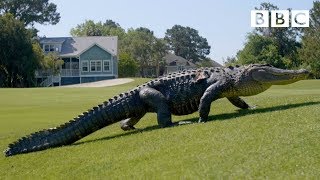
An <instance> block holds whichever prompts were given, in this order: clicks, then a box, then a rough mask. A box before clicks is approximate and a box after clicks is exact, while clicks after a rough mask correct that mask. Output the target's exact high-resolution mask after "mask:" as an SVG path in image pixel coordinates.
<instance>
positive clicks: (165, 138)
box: [0, 79, 320, 179]
mask: <svg viewBox="0 0 320 180" xmlns="http://www.w3.org/2000/svg"><path fill="white" fill-rule="evenodd" d="M144 81H145V79H136V81H135V82H132V83H129V84H125V85H120V86H114V87H107V88H32V89H0V150H4V149H5V148H6V147H7V144H9V143H11V142H12V141H14V140H16V139H17V138H20V137H21V136H24V135H27V134H29V133H32V132H34V131H38V130H41V129H43V128H49V127H53V126H56V125H59V124H61V123H64V122H66V121H67V120H69V119H71V118H73V117H74V116H76V115H78V114H79V113H81V112H83V111H85V110H87V109H88V108H91V107H92V106H94V105H96V104H97V103H100V102H102V101H103V100H105V99H108V98H109V97H112V96H114V95H116V94H118V93H120V92H122V91H125V90H128V89H129V88H131V87H134V86H136V85H137V84H140V83H142V82H144ZM245 99H246V101H247V102H249V103H250V104H253V105H257V108H256V109H255V110H238V109H237V108H236V107H234V106H232V105H231V104H230V103H229V102H228V101H227V100H226V99H221V100H218V101H216V102H214V103H213V104H212V107H211V114H210V121H209V122H207V123H205V124H190V125H183V126H178V127H173V128H164V129H159V128H158V127H157V126H156V125H157V123H156V116H155V115H154V114H147V115H146V116H145V117H144V118H143V119H142V120H141V121H140V122H139V123H138V124H137V128H139V130H135V131H130V132H124V131H122V130H121V129H120V128H119V125H118V124H114V125H112V126H109V127H106V128H104V129H102V130H100V131H97V132H95V133H94V134H91V135H90V136H87V137H86V138H83V139H81V140H80V141H78V142H76V143H75V144H73V145H70V146H65V147H61V148H53V149H49V150H45V151H40V152H36V153H29V154H23V155H17V156H13V157H9V158H5V157H4V156H3V155H0V179H43V178H45V179H65V178H67V179H88V178H91V179H96V178H97V179H122V178H126V179H131V178H134V179H169V178H170V179H171V178H172V179H195V178H196V179H213V178H241V179H244V178H254V179H256V178H269V179H273V178H277V179H283V178H285V179H300V178H317V177H320V171H319V169H320V153H319V150H320V143H319V142H320V141H319V139H320V116H319V115H320V114H319V112H320V81H319V80H309V81H301V82H298V83H295V84H292V85H288V86H276V87H273V88H271V89H269V90H268V91H266V92H264V93H262V94H259V95H257V96H252V97H246V98H245ZM197 118H198V114H197V113H194V114H191V115H188V116H180V117H177V116H174V117H173V120H174V121H180V120H191V121H196V120H197Z"/></svg>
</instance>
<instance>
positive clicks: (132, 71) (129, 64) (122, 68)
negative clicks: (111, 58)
mask: <svg viewBox="0 0 320 180" xmlns="http://www.w3.org/2000/svg"><path fill="white" fill-rule="evenodd" d="M118 66H119V77H134V76H136V74H137V72H138V70H139V65H138V63H137V62H136V61H135V60H134V59H133V58H132V57H131V56H130V54H128V53H124V52H122V53H120V54H119V64H118Z"/></svg>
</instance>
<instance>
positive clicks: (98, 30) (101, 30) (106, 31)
mask: <svg viewBox="0 0 320 180" xmlns="http://www.w3.org/2000/svg"><path fill="white" fill-rule="evenodd" d="M70 34H71V35H72V36H118V37H119V39H120V40H121V39H123V38H124V36H125V30H124V29H123V28H121V26H120V25H119V24H118V23H116V22H114V21H112V20H110V19H108V20H106V22H105V23H102V22H101V21H99V22H97V23H95V22H94V21H92V20H86V21H85V22H84V23H82V24H78V25H77V26H76V27H75V28H72V29H71V31H70Z"/></svg>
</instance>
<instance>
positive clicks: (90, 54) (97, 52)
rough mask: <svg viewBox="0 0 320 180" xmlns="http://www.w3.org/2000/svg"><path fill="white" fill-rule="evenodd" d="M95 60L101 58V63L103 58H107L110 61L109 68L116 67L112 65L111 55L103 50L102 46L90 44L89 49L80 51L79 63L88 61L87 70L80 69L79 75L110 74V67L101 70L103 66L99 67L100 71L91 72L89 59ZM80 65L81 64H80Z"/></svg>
mask: <svg viewBox="0 0 320 180" xmlns="http://www.w3.org/2000/svg"><path fill="white" fill-rule="evenodd" d="M95 60H101V61H102V62H101V63H103V61H104V60H109V61H110V63H111V64H110V68H112V69H115V68H116V67H113V66H112V62H113V59H112V56H111V54H110V53H108V52H106V51H105V50H103V49H102V48H100V47H99V46H97V45H94V46H92V47H91V48H90V49H88V50H87V51H85V52H84V53H82V54H81V55H80V64H81V65H82V62H83V61H88V62H89V71H88V72H83V71H82V69H81V75H82V76H86V75H106V76H108V75H112V69H111V70H110V71H107V72H106V71H103V67H102V69H101V72H92V71H91V69H90V67H91V66H90V64H91V61H95ZM81 67H82V66H81Z"/></svg>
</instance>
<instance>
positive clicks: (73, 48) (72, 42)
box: [40, 36, 118, 56]
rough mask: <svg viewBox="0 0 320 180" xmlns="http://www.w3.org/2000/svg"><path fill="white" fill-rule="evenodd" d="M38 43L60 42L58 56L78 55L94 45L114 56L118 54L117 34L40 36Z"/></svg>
mask: <svg viewBox="0 0 320 180" xmlns="http://www.w3.org/2000/svg"><path fill="white" fill-rule="evenodd" d="M40 43H41V44H62V47H61V52H60V56H79V55H80V54H82V53H83V52H84V51H86V50H87V49H89V48H91V47H92V46H94V45H97V46H99V47H101V48H102V49H104V50H105V51H107V52H109V53H110V54H112V55H114V56H116V55H117V54H118V37H117V36H88V37H54V38H41V39H40Z"/></svg>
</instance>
